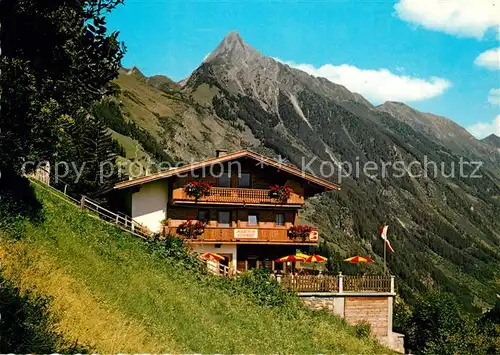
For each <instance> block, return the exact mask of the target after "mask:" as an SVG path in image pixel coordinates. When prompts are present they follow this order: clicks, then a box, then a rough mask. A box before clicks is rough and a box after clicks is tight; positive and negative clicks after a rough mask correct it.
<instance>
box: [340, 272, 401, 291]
mask: <svg viewBox="0 0 500 355" xmlns="http://www.w3.org/2000/svg"><path fill="white" fill-rule="evenodd" d="M342 286H343V289H344V291H345V292H351V291H373V292H391V277H389V276H382V275H345V276H344V277H343V285H342Z"/></svg>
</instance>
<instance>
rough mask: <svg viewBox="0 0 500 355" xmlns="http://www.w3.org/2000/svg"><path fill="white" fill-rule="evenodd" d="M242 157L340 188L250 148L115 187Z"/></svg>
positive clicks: (154, 179)
mask: <svg viewBox="0 0 500 355" xmlns="http://www.w3.org/2000/svg"><path fill="white" fill-rule="evenodd" d="M240 158H251V159H254V160H256V161H258V162H260V163H262V164H264V165H268V166H273V167H275V168H277V169H280V170H282V171H285V172H287V173H289V174H292V175H295V176H297V177H300V178H302V179H304V180H307V181H309V182H311V183H313V184H316V185H318V186H321V187H324V188H326V189H329V190H340V186H339V185H337V184H334V183H332V182H330V181H328V180H325V179H322V178H318V177H316V176H314V175H311V174H308V173H306V172H304V171H302V170H300V169H298V168H296V167H294V166H290V165H286V164H283V163H280V162H278V161H276V160H274V159H271V158H268V157H265V156H263V155H260V154H257V153H254V152H252V151H249V150H241V151H238V152H235V153H229V154H226V155H223V156H221V157H217V158H212V159H207V160H203V161H201V162H198V163H193V164H188V165H184V166H181V167H177V168H172V169H169V170H165V171H162V172H159V173H156V174H152V175H148V176H142V177H140V178H137V179H133V180H127V181H122V182H119V183H117V184H116V185H115V187H114V188H115V189H126V188H129V187H132V186H137V185H142V184H146V183H148V182H152V181H156V180H161V179H165V178H169V177H171V176H175V175H177V174H182V173H186V172H189V171H192V170H196V169H200V168H203V167H206V166H210V165H213V164H218V163H224V162H227V161H231V160H236V159H240Z"/></svg>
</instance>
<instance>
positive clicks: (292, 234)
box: [288, 225, 313, 239]
mask: <svg viewBox="0 0 500 355" xmlns="http://www.w3.org/2000/svg"><path fill="white" fill-rule="evenodd" d="M312 230H313V227H311V226H305V225H299V226H292V227H290V229H288V237H289V238H291V239H296V238H302V239H306V238H307V237H309V234H311V232H312Z"/></svg>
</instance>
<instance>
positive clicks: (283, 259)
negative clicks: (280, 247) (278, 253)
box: [274, 255, 306, 263]
mask: <svg viewBox="0 0 500 355" xmlns="http://www.w3.org/2000/svg"><path fill="white" fill-rule="evenodd" d="M304 260H306V259H305V258H303V257H301V256H298V255H287V256H283V257H281V258H279V259H276V260H274V261H276V262H277V263H288V262H291V261H304Z"/></svg>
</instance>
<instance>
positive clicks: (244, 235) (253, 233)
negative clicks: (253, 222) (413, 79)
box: [234, 229, 259, 239]
mask: <svg viewBox="0 0 500 355" xmlns="http://www.w3.org/2000/svg"><path fill="white" fill-rule="evenodd" d="M258 237H259V231H258V230H257V229H235V230H234V238H235V239H257V238H258Z"/></svg>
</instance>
